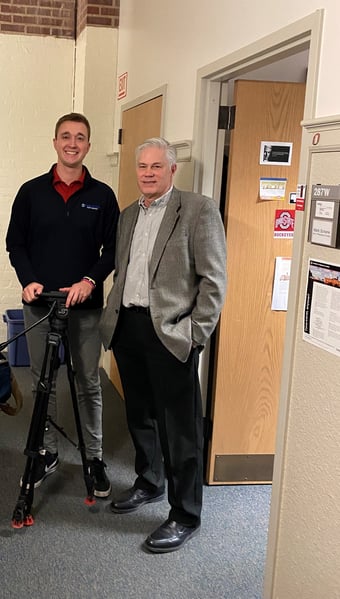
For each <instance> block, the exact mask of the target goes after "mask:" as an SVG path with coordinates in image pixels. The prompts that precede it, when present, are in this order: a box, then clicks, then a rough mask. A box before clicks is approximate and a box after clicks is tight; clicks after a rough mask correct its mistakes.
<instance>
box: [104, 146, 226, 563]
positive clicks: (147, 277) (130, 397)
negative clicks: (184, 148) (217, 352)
mask: <svg viewBox="0 0 340 599" xmlns="http://www.w3.org/2000/svg"><path fill="white" fill-rule="evenodd" d="M136 157H137V181H138V186H139V188H140V191H141V194H142V195H141V197H140V198H139V200H137V201H136V202H134V203H133V204H132V205H131V206H129V207H128V208H126V209H125V210H124V211H123V212H122V214H121V216H120V220H119V223H118V230H117V246H116V270H115V273H114V284H113V288H112V290H111V292H110V294H109V297H108V302H107V308H106V310H105V312H104V314H103V316H102V319H101V324H100V327H101V332H102V337H103V343H104V346H105V348H106V349H107V348H109V347H111V348H112V350H113V352H114V355H115V358H116V361H117V364H118V368H119V372H120V376H121V380H122V385H123V390H124V395H125V400H126V412H127V422H128V426H129V430H130V433H131V437H132V440H133V443H134V447H135V451H136V458H135V469H136V474H137V478H136V480H135V482H134V484H133V486H132V487H131V488H130V489H128V490H127V491H125V492H124V493H122V495H121V496H120V497H118V498H117V499H116V500H114V501H113V502H112V504H111V509H112V511H113V512H116V513H119V514H126V513H130V512H133V511H135V510H137V509H139V508H140V507H141V506H143V505H144V504H146V503H151V502H155V501H160V500H161V499H163V496H164V490H165V476H166V478H167V480H168V485H167V492H168V501H169V504H170V513H169V517H168V518H167V520H166V521H165V522H164V523H163V524H162V525H161V526H160V527H158V528H157V529H156V530H155V531H154V532H153V533H152V534H151V535H150V536H148V538H147V539H146V541H145V543H144V546H145V548H146V549H147V550H149V551H151V552H155V553H162V552H167V551H175V550H176V549H179V548H180V547H181V546H182V545H183V544H184V543H185V542H186V541H187V540H188V539H190V538H191V537H192V536H193V535H195V534H196V533H197V532H198V530H199V527H200V517H201V509H202V486H203V466H202V464H203V460H202V449H203V432H202V402H201V394H200V385H199V378H198V361H199V352H200V351H201V349H202V348H203V347H204V345H205V343H206V341H207V339H208V338H209V336H210V335H211V333H212V332H213V330H214V328H215V326H216V323H217V320H218V317H219V314H220V311H221V308H222V305H223V301H224V295H225V287H226V248H225V233H224V228H223V224H222V220H221V217H220V213H219V209H218V207H217V205H216V204H215V202H214V201H213V200H211V199H209V198H207V197H204V196H201V195H198V194H194V193H188V192H183V191H179V190H178V189H175V187H173V176H174V174H175V172H176V153H175V149H174V148H173V147H171V146H170V145H169V143H168V142H167V141H166V140H164V139H162V138H152V139H149V140H147V141H145V142H144V143H143V144H142V145H141V146H139V147H138V148H137V152H136Z"/></svg>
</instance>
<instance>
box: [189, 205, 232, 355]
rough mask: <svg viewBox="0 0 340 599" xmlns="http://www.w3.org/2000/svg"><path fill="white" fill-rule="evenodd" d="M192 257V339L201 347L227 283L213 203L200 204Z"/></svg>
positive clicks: (223, 249)
mask: <svg viewBox="0 0 340 599" xmlns="http://www.w3.org/2000/svg"><path fill="white" fill-rule="evenodd" d="M194 255H195V267H196V274H197V276H198V277H199V284H198V293H197V296H196V302H195V305H194V308H193V311H192V314H191V322H192V339H193V340H194V342H195V344H197V345H205V343H206V340H207V339H208V337H210V335H211V333H212V332H213V330H214V328H215V326H216V324H217V321H218V318H219V315H220V312H221V310H222V307H223V302H224V299H225V293H226V283H227V277H226V242H225V230H224V226H223V222H222V219H221V215H220V212H219V209H218V206H217V205H216V204H215V202H214V201H213V200H207V201H206V202H205V203H204V204H203V205H202V208H201V210H200V212H199V215H198V217H197V221H196V227H195V235H194Z"/></svg>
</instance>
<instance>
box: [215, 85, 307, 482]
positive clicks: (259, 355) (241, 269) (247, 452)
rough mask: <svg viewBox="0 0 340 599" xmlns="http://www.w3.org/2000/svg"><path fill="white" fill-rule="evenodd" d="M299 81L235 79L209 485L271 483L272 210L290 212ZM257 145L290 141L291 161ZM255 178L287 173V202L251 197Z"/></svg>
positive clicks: (280, 248) (279, 323) (275, 326)
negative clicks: (282, 161) (263, 159)
mask: <svg viewBox="0 0 340 599" xmlns="http://www.w3.org/2000/svg"><path fill="white" fill-rule="evenodd" d="M304 95H305V84H301V83H278V82H262V81H238V82H236V85H235V98H234V104H235V105H236V117H235V128H234V130H233V131H232V134H231V146H230V156H229V169H228V184H227V195H226V207H225V226H226V236H227V272H228V286H227V297H226V302H225V305H224V308H223V311H222V314H221V319H220V323H219V328H218V331H217V341H216V354H215V355H216V361H215V384H214V391H213V402H212V421H213V429H212V438H211V441H210V447H209V460H208V462H209V463H208V474H207V479H208V482H209V484H235V483H237V484H240V483H250V482H252V483H253V482H271V479H272V468H273V459H274V448H275V434H276V420H277V411H278V399H279V388H280V377H281V362H282V354H283V342H284V331H285V320H286V312H284V311H272V310H271V300H272V287H273V276H274V266H275V257H277V256H280V257H290V256H291V251H292V240H290V239H284V238H281V239H274V219H275V211H276V210H277V209H282V208H287V209H292V208H294V204H291V203H289V194H290V192H295V191H296V187H297V183H298V181H297V175H298V166H299V157H300V142H301V126H300V122H301V120H302V118H303V110H304ZM262 141H272V142H274V143H275V142H276V143H277V144H278V143H279V142H292V144H293V147H292V161H291V165H290V166H287V165H284V166H277V165H270V163H268V164H265V165H264V164H260V147H261V142H262ZM260 177H283V178H286V179H287V185H286V197H285V200H263V201H261V200H260V199H259V189H260Z"/></svg>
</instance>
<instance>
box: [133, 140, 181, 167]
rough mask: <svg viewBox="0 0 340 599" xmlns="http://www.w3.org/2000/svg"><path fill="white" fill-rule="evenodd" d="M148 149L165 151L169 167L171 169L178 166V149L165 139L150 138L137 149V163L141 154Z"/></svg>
mask: <svg viewBox="0 0 340 599" xmlns="http://www.w3.org/2000/svg"><path fill="white" fill-rule="evenodd" d="M147 148H160V149H161V150H165V155H166V157H167V160H168V162H169V166H170V167H171V166H173V165H174V164H176V162H177V155H176V148H175V147H174V146H171V145H170V144H169V142H168V141H167V140H166V139H164V138H163V137H150V138H149V139H146V140H145V141H144V142H143V143H142V144H140V146H138V147H137V148H136V161H138V158H139V155H140V153H141V152H142V151H143V150H145V149H147Z"/></svg>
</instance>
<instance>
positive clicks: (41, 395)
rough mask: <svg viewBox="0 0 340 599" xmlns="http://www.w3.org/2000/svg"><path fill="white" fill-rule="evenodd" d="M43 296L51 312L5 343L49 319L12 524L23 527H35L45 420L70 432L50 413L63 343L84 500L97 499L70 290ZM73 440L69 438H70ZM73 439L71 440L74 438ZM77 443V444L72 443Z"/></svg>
mask: <svg viewBox="0 0 340 599" xmlns="http://www.w3.org/2000/svg"><path fill="white" fill-rule="evenodd" d="M40 297H41V298H43V299H45V300H46V301H47V305H48V306H49V307H50V310H49V312H48V313H47V314H46V316H44V317H43V318H42V319H40V320H39V321H37V322H36V323H34V324H33V325H32V326H30V327H28V328H27V329H25V331H23V332H22V333H20V334H19V335H16V336H15V337H13V338H12V339H10V340H9V341H8V342H7V343H6V344H5V345H8V343H10V342H12V341H14V339H16V338H17V337H18V336H21V335H22V334H24V333H26V332H27V331H29V330H30V329H32V328H34V327H35V326H36V325H37V324H39V323H41V322H43V321H44V320H46V319H47V318H48V319H49V322H50V331H49V333H48V334H47V336H46V348H45V355H44V360H43V364H42V368H41V373H40V378H39V382H38V387H37V392H36V397H35V402H34V407H33V413H32V418H31V424H30V428H29V433H28V437H27V442H26V448H25V451H24V454H25V455H26V456H27V460H26V467H25V471H24V474H23V477H22V483H21V491H20V494H19V497H18V500H17V503H16V506H15V509H14V512H13V517H12V522H11V523H12V527H13V528H22V527H23V526H32V524H34V518H33V516H32V514H31V508H32V503H33V498H34V480H35V471H36V465H37V458H38V457H39V454H40V452H41V451H42V449H43V442H44V430H45V424H46V420H49V421H50V422H51V424H52V425H53V426H55V428H56V429H57V430H58V431H59V432H61V433H62V434H63V435H64V436H65V437H66V438H67V439H68V437H67V435H66V434H65V433H64V432H63V430H62V429H61V428H60V427H58V426H57V425H56V424H55V423H54V422H53V420H52V419H50V418H49V417H48V416H47V408H48V400H49V395H50V392H51V386H52V382H53V379H54V375H55V372H56V370H57V369H58V368H59V366H60V357H59V356H60V351H59V350H60V347H61V343H62V344H63V346H64V353H65V363H66V366H67V376H68V381H69V386H70V392H71V398H72V405H73V412H74V418H75V424H76V429H77V435H78V442H79V443H78V445H76V447H78V449H79V451H80V454H81V459H82V465H83V475H84V481H85V485H86V490H87V497H86V498H85V503H86V504H87V505H93V504H94V503H95V499H94V497H93V491H94V480H93V478H92V476H91V474H90V469H89V467H88V463H87V460H86V452H85V443H84V438H83V433H82V428H81V422H80V416H79V408H78V401H77V394H76V387H75V373H74V370H73V367H72V360H71V354H70V348H69V341H68V335H67V319H68V311H69V310H68V308H66V305H65V299H66V297H67V293H64V292H61V291H53V292H49V293H42V294H41V296H40ZM69 440H70V439H69ZM71 442H72V441H71ZM73 445H75V443H73Z"/></svg>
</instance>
